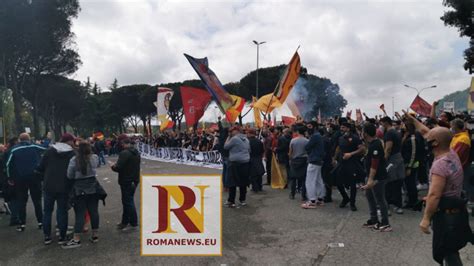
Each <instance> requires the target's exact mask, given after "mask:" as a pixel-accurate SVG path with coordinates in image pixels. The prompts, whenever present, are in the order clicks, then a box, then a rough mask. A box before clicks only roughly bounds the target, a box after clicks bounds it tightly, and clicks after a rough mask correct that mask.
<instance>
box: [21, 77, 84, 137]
mask: <svg viewBox="0 0 474 266" xmlns="http://www.w3.org/2000/svg"><path fill="white" fill-rule="evenodd" d="M37 89H38V90H40V91H41V94H39V96H38V98H37V101H38V102H37V108H38V114H39V116H41V117H42V118H43V120H44V121H45V125H46V128H47V129H48V128H51V129H52V130H53V132H54V134H55V136H56V137H59V136H61V134H62V133H63V132H64V131H66V130H65V129H66V126H68V125H71V124H73V122H74V121H76V119H77V118H78V117H80V116H81V114H82V111H83V108H84V106H85V103H86V102H85V99H86V95H87V90H86V88H85V87H83V86H82V85H81V83H80V82H79V81H76V80H72V79H68V78H65V77H62V76H55V75H43V76H41V77H40V78H39V80H38V82H37ZM26 95H30V96H32V94H29V93H27V94H26ZM46 131H47V130H46Z"/></svg>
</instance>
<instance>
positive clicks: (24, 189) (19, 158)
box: [6, 133, 46, 232]
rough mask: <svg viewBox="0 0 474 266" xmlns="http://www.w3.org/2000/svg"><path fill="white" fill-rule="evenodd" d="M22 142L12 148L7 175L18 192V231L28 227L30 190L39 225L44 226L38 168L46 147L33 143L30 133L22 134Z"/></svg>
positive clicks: (7, 165)
mask: <svg viewBox="0 0 474 266" xmlns="http://www.w3.org/2000/svg"><path fill="white" fill-rule="evenodd" d="M19 139H20V142H19V143H18V144H16V145H15V146H13V148H12V149H11V151H10V153H9V155H8V159H7V164H6V170H7V176H8V180H9V183H10V184H14V187H15V193H16V200H15V201H16V205H17V206H16V208H15V209H16V211H18V220H19V221H18V227H17V228H16V230H17V231H18V232H23V231H25V229H26V226H25V223H26V203H27V202H28V192H29V194H30V195H31V199H32V201H33V205H34V207H35V215H36V220H37V222H38V227H39V228H42V227H43V208H42V206H41V179H40V177H38V175H37V174H36V172H35V171H36V168H37V166H38V164H39V162H40V160H41V155H42V153H43V152H44V151H45V150H46V148H44V147H42V146H39V145H36V144H32V143H31V140H30V135H28V133H22V134H20V137H19Z"/></svg>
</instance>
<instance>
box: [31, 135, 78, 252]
mask: <svg viewBox="0 0 474 266" xmlns="http://www.w3.org/2000/svg"><path fill="white" fill-rule="evenodd" d="M74 140H75V138H74V136H73V135H71V134H69V133H64V134H63V135H62V137H61V139H60V140H59V142H58V143H56V144H54V145H51V147H50V148H49V149H48V150H47V151H46V152H45V153H44V155H43V158H42V159H41V162H40V164H39V166H38V168H37V171H38V172H39V173H41V174H43V204H44V210H43V233H44V244H45V245H49V244H51V243H52V239H51V217H52V215H53V210H54V203H55V202H56V204H57V208H56V220H57V222H58V228H59V239H58V244H60V245H62V244H64V243H65V242H66V241H67V239H66V233H67V225H68V208H67V205H68V204H67V203H68V191H69V187H70V184H69V181H68V179H67V167H68V165H69V161H70V160H71V158H72V157H73V156H74V154H75V153H74Z"/></svg>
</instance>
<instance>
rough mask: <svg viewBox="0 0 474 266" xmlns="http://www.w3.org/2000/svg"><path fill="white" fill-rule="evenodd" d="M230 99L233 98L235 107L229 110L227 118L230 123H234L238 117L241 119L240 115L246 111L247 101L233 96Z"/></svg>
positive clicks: (226, 113)
mask: <svg viewBox="0 0 474 266" xmlns="http://www.w3.org/2000/svg"><path fill="white" fill-rule="evenodd" d="M230 97H232V100H233V101H234V105H233V106H232V107H230V108H229V109H227V111H226V112H225V116H226V118H227V121H229V122H230V123H234V122H235V120H237V117H239V114H240V113H241V112H242V109H244V105H245V99H244V98H242V97H240V96H237V95H232V94H230Z"/></svg>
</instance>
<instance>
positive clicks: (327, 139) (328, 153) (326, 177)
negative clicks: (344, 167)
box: [321, 123, 338, 203]
mask: <svg viewBox="0 0 474 266" xmlns="http://www.w3.org/2000/svg"><path fill="white" fill-rule="evenodd" d="M337 139H338V138H337V130H336V125H334V124H332V123H329V124H328V125H327V127H326V132H325V133H324V135H323V142H324V159H323V167H322V168H321V174H322V175H323V181H324V187H325V190H326V195H325V196H324V202H325V203H329V202H332V187H333V185H334V177H333V174H332V170H333V168H334V167H333V165H332V158H333V156H334V152H335V149H336V148H335V147H336V142H337Z"/></svg>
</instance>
